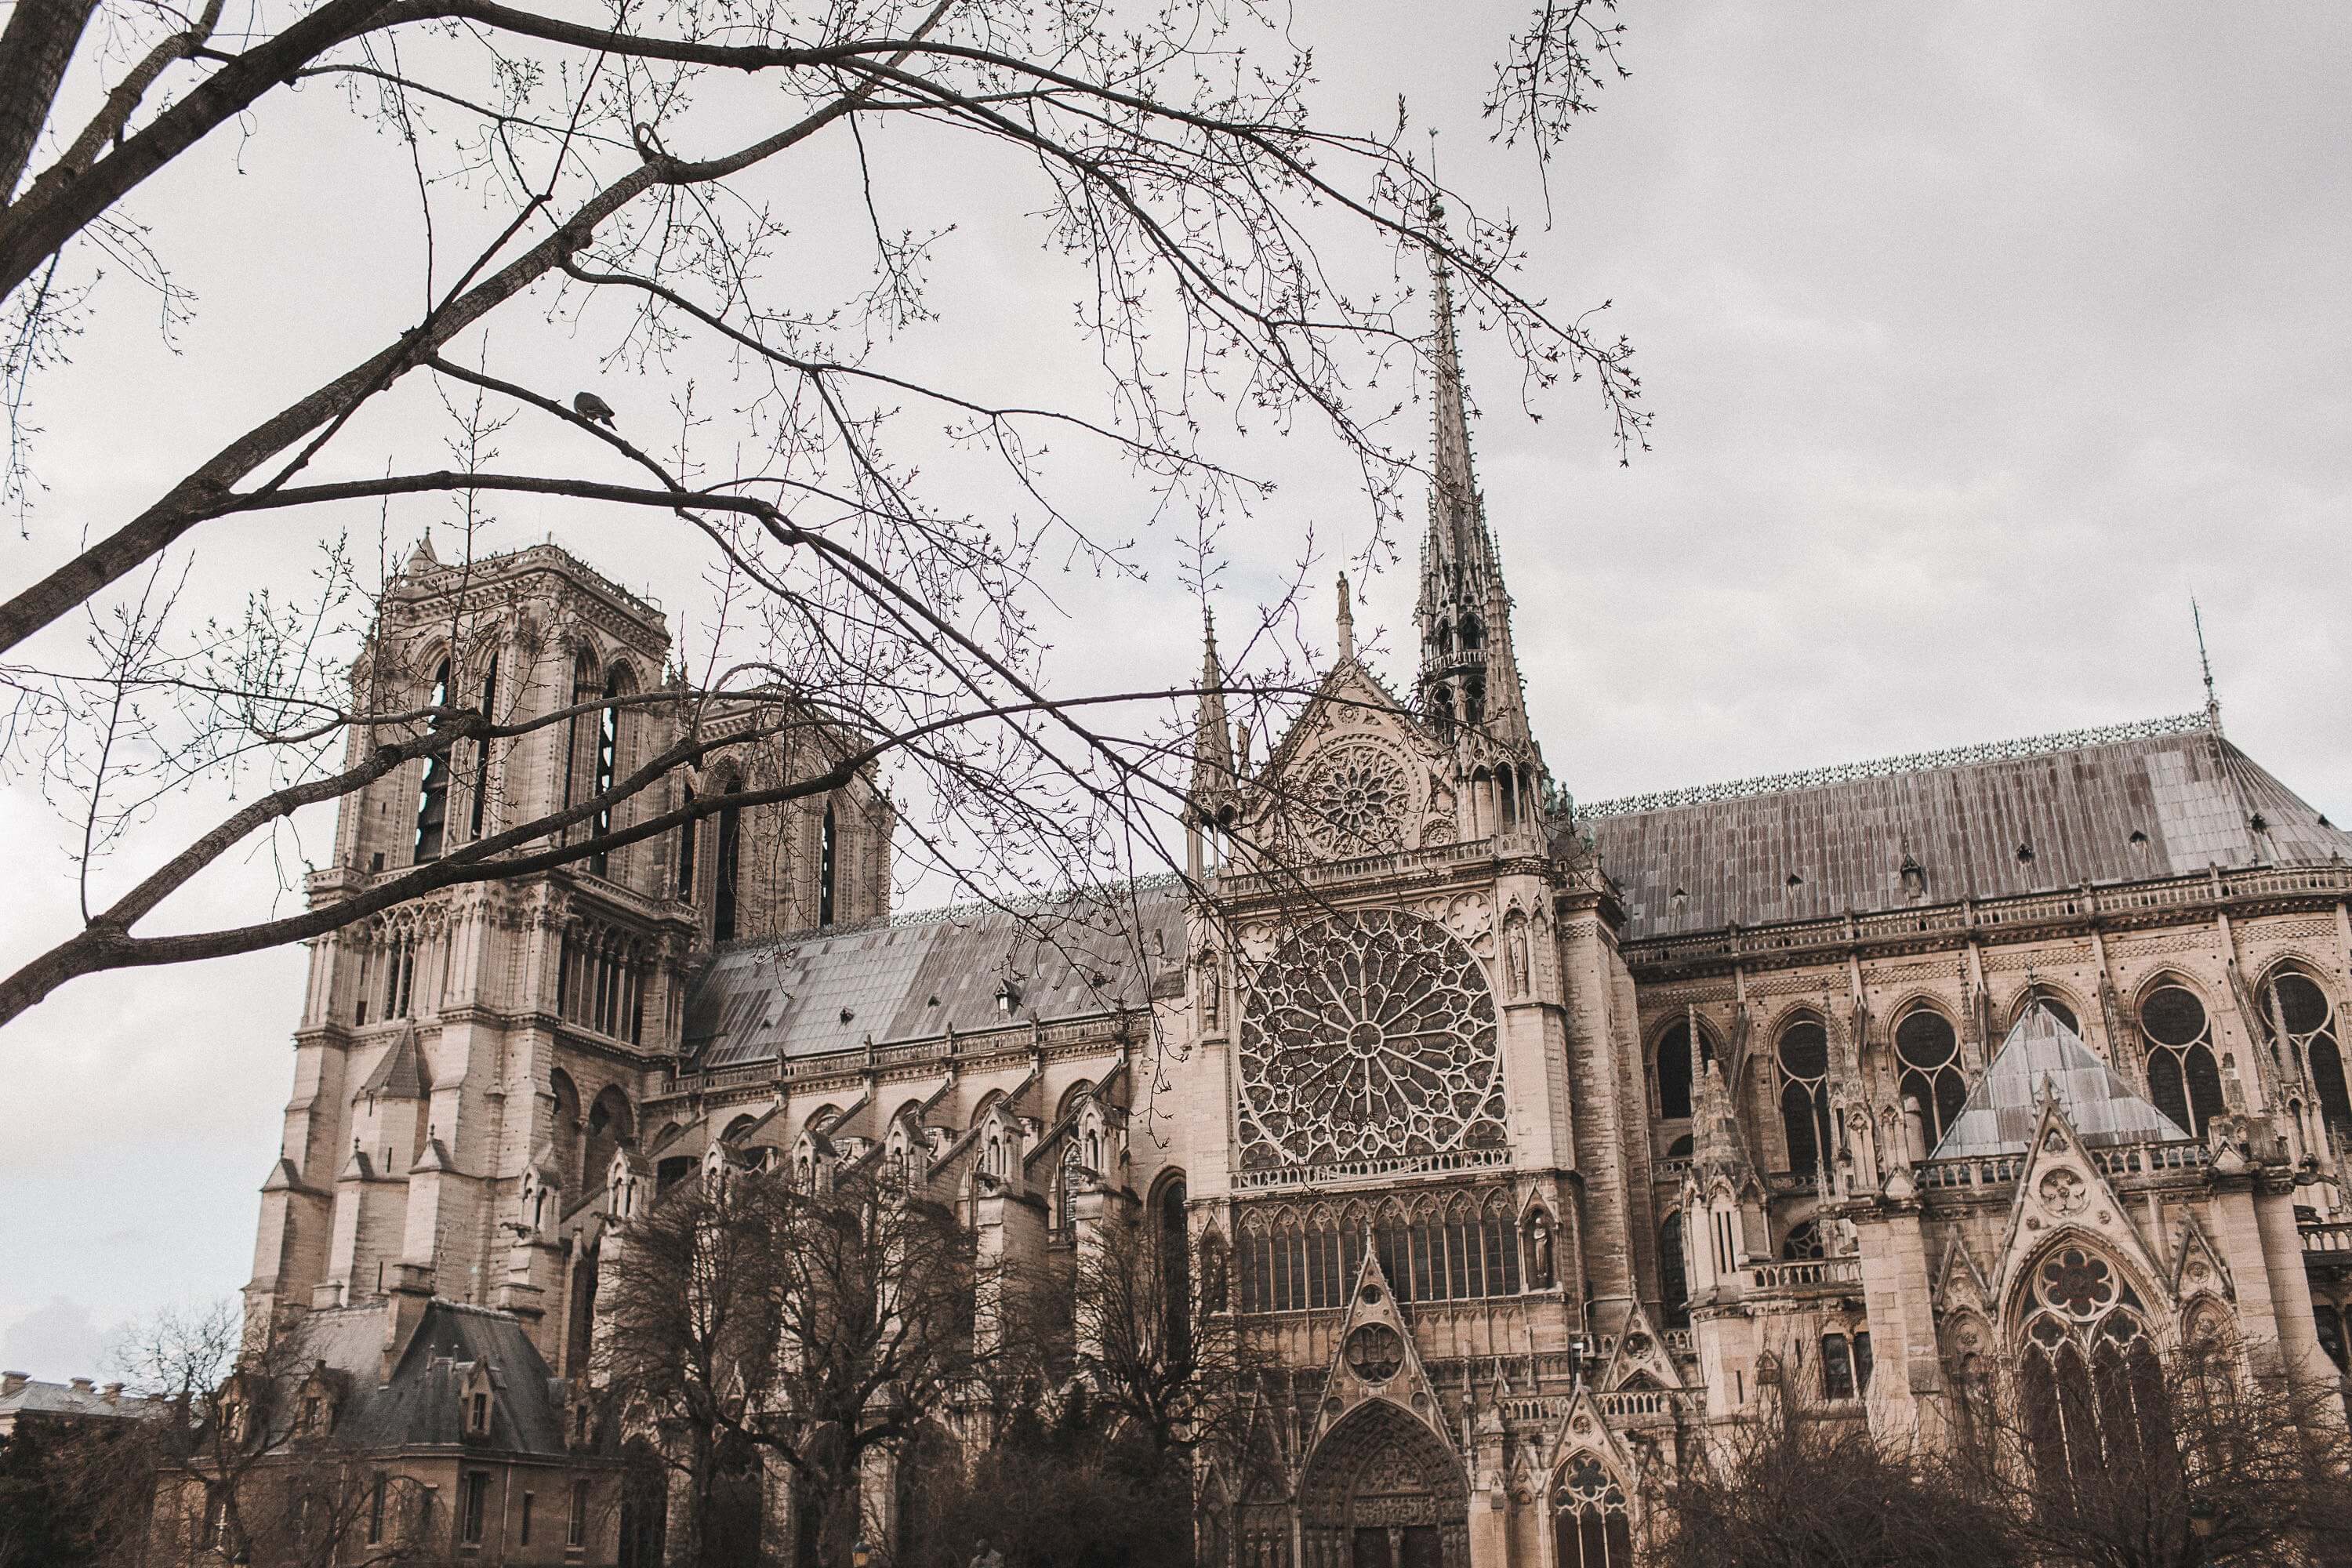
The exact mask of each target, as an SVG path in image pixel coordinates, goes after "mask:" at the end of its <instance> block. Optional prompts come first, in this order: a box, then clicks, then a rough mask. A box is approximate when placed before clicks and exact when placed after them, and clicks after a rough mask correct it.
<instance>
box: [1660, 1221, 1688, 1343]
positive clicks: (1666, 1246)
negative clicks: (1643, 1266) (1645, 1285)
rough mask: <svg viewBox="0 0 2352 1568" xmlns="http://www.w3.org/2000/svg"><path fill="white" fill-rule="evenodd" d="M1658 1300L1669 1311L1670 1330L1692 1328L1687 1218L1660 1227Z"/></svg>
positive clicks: (1667, 1325) (1666, 1312) (1668, 1323)
mask: <svg viewBox="0 0 2352 1568" xmlns="http://www.w3.org/2000/svg"><path fill="white" fill-rule="evenodd" d="M1658 1297H1659V1304H1660V1305H1661V1306H1662V1307H1664V1309H1665V1319H1666V1327H1668V1328H1670V1329H1686V1328H1689V1327H1690V1271H1689V1269H1688V1268H1685V1264H1684V1259H1683V1216H1682V1215H1681V1213H1680V1212H1679V1211H1677V1212H1675V1213H1674V1214H1670V1215H1667V1216H1666V1223H1665V1224H1664V1225H1662V1226H1659V1227H1658Z"/></svg>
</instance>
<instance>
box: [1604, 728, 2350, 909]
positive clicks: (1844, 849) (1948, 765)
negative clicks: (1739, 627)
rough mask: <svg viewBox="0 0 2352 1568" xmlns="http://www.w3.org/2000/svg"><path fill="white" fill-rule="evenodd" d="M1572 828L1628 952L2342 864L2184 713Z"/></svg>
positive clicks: (2245, 765) (1865, 768) (1767, 787)
mask: <svg viewBox="0 0 2352 1568" xmlns="http://www.w3.org/2000/svg"><path fill="white" fill-rule="evenodd" d="M1576 818H1577V820H1576V826H1577V828H1578V829H1579V830H1581V831H1587V832H1590V833H1591V835H1592V837H1593V840H1594V843H1595V845H1596V847H1598V849H1599V851H1600V855H1601V867H1602V868H1603V869H1604V870H1606V871H1607V872H1608V873H1609V875H1610V877H1611V878H1612V879H1613V880H1614V881H1615V882H1616V883H1617V885H1618V887H1619V888H1620V889H1622V892H1623V894H1624V899H1625V914H1626V930H1625V934H1626V936H1627V938H1628V939H1629V940H1633V941H1640V940H1642V939H1643V938H1647V937H1660V936H1674V935H1679V934H1682V933H1685V932H1693V931H1720V930H1723V929H1725V928H1726V927H1728V926H1730V925H1733V924H1735V923H1737V924H1739V925H1742V926H1759V925H1769V924H1772V923H1775V922H1778V921H1806V920H1823V919H1834V918H1836V917H1837V916H1840V915H1843V914H1845V913H1846V912H1848V911H1852V912H1853V913H1856V914H1869V913H1873V912H1876V911H1880V910H1898V909H1903V908H1906V907H1909V906H1911V905H1913V904H1942V903H1952V902H1956V901H1957V900H1960V899H1962V898H1975V899H1990V898H2006V897H2012V896H2016V895H2020V894H2026V893H2039V892H2055V891H2058V890H2060V889H2068V888H2078V887H2081V886H2083V885H2084V884H2086V883H2089V884H2101V883H2114V882H2128V881H2142V880H2147V879H2158V878H2165V877H2178V876H2187V875H2194V874H2197V873H2201V872H2202V871H2204V870H2205V869H2206V868H2207V867H2208V866H2221V867H2224V868H2228V867H2238V866H2252V865H2262V864H2267V865H2284V864H2297V863H2301V864H2310V863H2313V862H2326V861H2328V860H2331V859H2343V858H2352V835H2347V833H2345V832H2344V831H2343V830H2342V829H2341V828H2338V827H2336V826H2334V825H2332V824H2330V823H2329V822H2328V821H2327V820H2326V818H2325V817H2323V816H2320V815H2319V814H2318V813H2317V812H2316V811H2315V810H2313V809H2312V807H2311V806H2310V805H2307V804H2305V802H2304V801H2303V800H2301V799H2299V798H2298V797H2297V796H2296V795H2295V794H2294V791H2292V790H2290V789H2288V788H2287V787H2286V786H2285V785H2284V784H2281V783H2280V782H2279V781H2278V780H2277V779H2275V778H2273V776H2272V775H2271V774H2270V773H2267V772H2265V771H2264V770H2263V768H2262V767H2261V766H2260V765H2259V764H2257V763H2254V762H2253V761H2252V759H2250V758H2249V757H2247V755H2246V754H2245V753H2244V752H2242V751H2240V750H2239V749H2238V748H2237V747H2236V746H2234V745H2231V743H2230V742H2228V741H2227V740H2224V739H2223V738H2222V737H2221V735H2220V734H2219V733H2218V732H2217V731H2214V730H2213V729H2212V727H2211V725H2210V722H2209V721H2208V720H2207V718H2206V716H2205V715H2204V714H2201V713H2197V714H2186V715H2182V716H2180V717H2179V718H2174V719H2158V720H2149V721H2145V722H2142V723H2137V724H2126V725H2116V726H2112V727H2110V728H2108V729H2105V730H2097V731H2076V732H2074V733H2071V734H2063V735H2046V736H2037V737H2034V738H2032V739H2030V740H2021V741H2011V742H1995V743H1992V744H1990V745H1983V746H1971V747H1967V748H1963V749H1960V750H1958V751H1951V752H1929V753H1927V754H1924V755H1920V756H1914V757H1897V758H1891V759H1888V760H1886V761H1884V762H1878V763H1855V764H1853V765H1850V766H1846V767H1839V768H1825V769H1820V770H1817V771H1814V772H1811V773H1784V774H1780V775H1777V776H1775V777H1770V778H1761V779H1748V780H1743V781H1740V782H1738V783H1735V784H1717V785H1710V786H1707V787H1705V788H1701V789H1693V790H1675V791H1670V792H1666V793H1664V794H1660V795H1640V796H1634V797H1632V798H1630V799H1626V800H1621V801H1604V802H1601V803H1598V804H1593V805H1581V804H1580V805H1579V806H1578V808H1577V813H1576ZM1906 858H1908V860H1909V861H1910V862H1911V863H1912V864H1913V865H1915V866H1916V868H1917V869H1918V874H1919V876H1920V878H1922V879H1924V887H1922V888H1919V889H1916V890H1915V889H1906V887H1905V885H1904V875H1903V874H1904V868H1905V862H1906Z"/></svg>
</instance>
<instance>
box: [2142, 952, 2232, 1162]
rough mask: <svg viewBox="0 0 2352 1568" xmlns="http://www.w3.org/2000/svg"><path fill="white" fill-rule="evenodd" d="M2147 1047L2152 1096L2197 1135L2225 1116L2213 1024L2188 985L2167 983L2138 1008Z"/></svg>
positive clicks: (2169, 1113)
mask: <svg viewBox="0 0 2352 1568" xmlns="http://www.w3.org/2000/svg"><path fill="white" fill-rule="evenodd" d="M2139 1029H2140V1035H2141V1037H2142V1038H2143V1039H2144V1040H2145V1042H2146V1044H2147V1097H2148V1099H2149V1100H2152V1101H2153V1102H2154V1103H2155V1105H2156V1108H2157V1109H2158V1110H2161V1111H2163V1112H2164V1113H2165V1114H2166V1115H2167V1116H2169V1117H2170V1118H2172V1120H2173V1121H2176V1122H2178V1123H2179V1125H2180V1126H2182V1127H2184V1128H2186V1129H2187V1130H2188V1131H2190V1132H2192V1133H2195V1134H2196V1135H2197V1136H2198V1137H2200V1138H2202V1137H2204V1136H2205V1129H2206V1128H2207V1127H2208V1126H2209V1125H2210V1124H2211V1122H2212V1121H2213V1118H2215V1117H2216V1116H2219V1115H2221V1068H2220V1066H2219V1065H2218V1064H2217V1063H2216V1061H2215V1060H2214V1057H2213V1021H2212V1019H2211V1017H2210V1016H2208V1015H2207V1013H2206V1011H2205V1004H2204V1003H2203V1002H2201V1001H2200V1000H2198V997H2197V994H2196V993H2195V992H2193V991H2191V990H2189V988H2188V987H2187V986H2185V985H2180V984H2174V983H2170V982H2168V983H2167V984H2162V985H2159V986H2158V987H2157V988H2156V989H2155V990H2153V991H2151V992H2149V993H2148V994H2147V1000H2146V1001H2144V1002H2142V1003H2141V1004H2140V1007H2139Z"/></svg>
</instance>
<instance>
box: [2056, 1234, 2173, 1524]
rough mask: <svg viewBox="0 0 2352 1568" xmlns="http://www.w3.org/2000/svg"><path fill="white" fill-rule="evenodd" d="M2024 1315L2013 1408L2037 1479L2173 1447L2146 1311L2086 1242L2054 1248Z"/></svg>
mask: <svg viewBox="0 0 2352 1568" xmlns="http://www.w3.org/2000/svg"><path fill="white" fill-rule="evenodd" d="M2023 1312H2024V1320H2025V1321H2024V1328H2023V1332H2022V1334H2021V1348H2020V1351H2019V1354H2020V1357H2021V1360H2022V1362H2023V1365H2022V1367H2021V1369H2020V1370H2021V1382H2022V1394H2023V1399H2022V1401H2021V1405H2022V1412H2023V1415H2024V1416H2025V1421H2026V1436H2027V1440H2028V1443H2029V1445H2030V1447H2031V1448H2032V1458H2033V1463H2034V1466H2035V1468H2037V1469H2038V1470H2039V1471H2040V1472H2041V1474H2042V1479H2043V1482H2044V1484H2045V1485H2050V1484H2053V1483H2063V1484H2075V1485H2079V1484H2080V1483H2082V1482H2083V1481H2084V1480H2085V1479H2089V1478H2092V1477H2095V1476H2096V1475H2098V1474H2100V1473H2101V1472H2102V1471H2103V1470H2105V1469H2106V1468H2110V1467H2112V1466H2114V1465H2116V1464H2118V1463H2121V1462H2123V1461H2125V1460H2126V1458H2127V1457H2129V1458H2132V1459H2134V1460H2135V1461H2137V1459H2139V1458H2144V1457H2147V1456H2154V1455H2161V1454H2167V1453H2169V1452H2170V1451H2171V1444H2172V1437H2171V1431H2170V1423H2169V1419H2168V1415H2166V1405H2165V1402H2164V1399H2165V1395H2164V1388H2163V1373H2162V1370H2161V1368H2160V1367H2159V1365H2158V1362H2157V1358H2156V1351H2155V1347H2154V1345H2153V1343H2152V1342H2151V1341H2150V1339H2149V1337H2148V1332H2147V1323H2146V1309H2145V1308H2144V1307H2143V1306H2142V1305H2141V1303H2140V1299H2139V1296H2138V1294H2137V1292H2136V1291H2134V1290H2133V1289H2132V1287H2131V1285H2130V1283H2129V1282H2128V1281H2127V1280H2126V1279H2124V1278H2123V1276H2122V1274H2121V1273H2120V1271H2118V1270H2117V1269H2116V1267H2115V1265H2114V1264H2112V1263H2111V1262H2109V1261H2108V1260H2107V1259H2106V1258H2105V1257H2103V1256H2102V1255H2100V1254H2099V1253H2097V1252H2095V1251H2093V1250H2091V1249H2090V1248H2088V1247H2080V1246H2073V1245H2067V1246H2061V1247H2055V1248H2053V1250H2051V1251H2050V1252H2048V1253H2045V1254H2044V1255H2043V1256H2042V1259H2041V1261H2040V1262H2038V1263H2037V1264H2036V1265H2035V1266H2034V1268H2033V1271H2032V1275H2031V1276H2030V1277H2029V1283H2028V1286H2027V1292H2026V1299H2025V1302H2024V1305H2023Z"/></svg>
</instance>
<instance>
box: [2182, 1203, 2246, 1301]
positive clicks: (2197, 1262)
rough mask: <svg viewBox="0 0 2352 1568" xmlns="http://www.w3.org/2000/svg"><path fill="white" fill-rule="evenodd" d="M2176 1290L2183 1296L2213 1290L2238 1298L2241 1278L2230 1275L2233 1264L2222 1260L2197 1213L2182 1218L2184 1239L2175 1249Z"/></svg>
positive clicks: (2222, 1295)
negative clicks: (2235, 1278)
mask: <svg viewBox="0 0 2352 1568" xmlns="http://www.w3.org/2000/svg"><path fill="white" fill-rule="evenodd" d="M2172 1254H2173V1258H2172V1293H2173V1294H2174V1295H2175V1296H2177V1297H2179V1299H2180V1300H2184V1301H2185V1300H2188V1299H2189V1297H2191V1296H2194V1295H2197V1294H2198V1293H2200V1291H2210V1292H2211V1293H2212V1294H2214V1295H2217V1296H2220V1297H2221V1299H2222V1300H2227V1301H2234V1300H2237V1299H2238V1286H2237V1281H2236V1280H2234V1279H2231V1277H2230V1266H2229V1265H2228V1264H2226V1263H2224V1262H2222V1261H2221V1253H2220V1251H2218V1250H2217V1249H2216V1248H2215V1247H2214V1246H2213V1241H2212V1238H2211V1237H2208V1236H2207V1235H2206V1234H2205V1227H2204V1226H2200V1225H2199V1224H2198V1223H2197V1216H2196V1215H2193V1214H2184V1215H2181V1219H2180V1240H2179V1244H2178V1245H2176V1246H2175V1247H2173V1249H2172Z"/></svg>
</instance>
